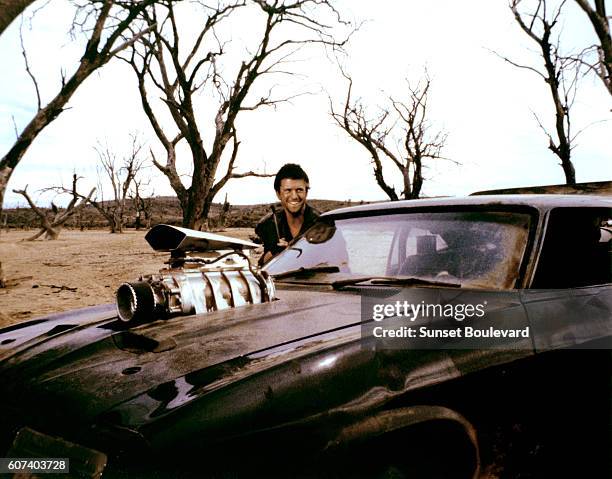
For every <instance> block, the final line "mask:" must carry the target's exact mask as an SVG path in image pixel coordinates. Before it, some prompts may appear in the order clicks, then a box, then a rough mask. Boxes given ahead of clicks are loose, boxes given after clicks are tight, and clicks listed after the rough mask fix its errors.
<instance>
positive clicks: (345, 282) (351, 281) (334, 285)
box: [331, 276, 461, 289]
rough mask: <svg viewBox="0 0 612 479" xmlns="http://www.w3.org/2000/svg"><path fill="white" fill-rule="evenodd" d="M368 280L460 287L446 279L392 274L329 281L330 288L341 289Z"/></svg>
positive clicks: (390, 283)
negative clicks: (397, 276)
mask: <svg viewBox="0 0 612 479" xmlns="http://www.w3.org/2000/svg"><path fill="white" fill-rule="evenodd" d="M368 281H369V282H370V283H371V284H376V285H385V286H407V285H409V286H419V285H424V286H443V287H447V288H461V284H459V283H448V282H446V281H436V280H434V279H423V278H416V277H412V276H410V277H405V278H395V277H393V276H365V277H361V278H348V279H340V280H338V281H334V282H332V283H331V286H332V288H334V289H341V288H344V287H345V286H353V285H356V284H360V283H365V282H368Z"/></svg>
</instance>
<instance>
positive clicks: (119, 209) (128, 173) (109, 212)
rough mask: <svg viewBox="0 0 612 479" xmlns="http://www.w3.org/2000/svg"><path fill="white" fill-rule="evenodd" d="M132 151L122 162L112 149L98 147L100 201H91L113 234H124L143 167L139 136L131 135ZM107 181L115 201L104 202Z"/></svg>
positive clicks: (112, 198)
mask: <svg viewBox="0 0 612 479" xmlns="http://www.w3.org/2000/svg"><path fill="white" fill-rule="evenodd" d="M130 138H131V149H130V152H129V153H128V155H127V156H125V157H124V158H123V159H122V160H121V161H118V159H117V155H116V154H115V153H114V152H113V151H112V150H111V149H110V148H109V147H108V145H105V146H103V145H102V144H100V143H99V144H98V146H97V147H96V152H97V154H98V159H99V161H100V169H99V170H98V190H99V191H100V200H95V199H90V200H89V203H90V204H91V205H92V206H93V207H94V208H96V209H97V210H98V212H99V213H100V214H101V215H102V216H104V218H106V220H107V221H108V224H109V226H110V230H111V233H122V232H123V225H124V216H125V211H126V207H127V200H128V199H129V197H130V196H132V192H131V189H132V188H133V187H134V182H135V179H136V176H137V175H138V173H139V172H140V170H141V168H142V166H143V160H142V158H140V152H141V150H142V144H141V143H139V141H138V138H137V136H136V135H135V134H132V135H130ZM103 181H107V182H108V183H109V184H110V186H111V192H112V197H111V198H110V199H109V200H107V201H104V196H103V191H104V188H103V185H102V182H103Z"/></svg>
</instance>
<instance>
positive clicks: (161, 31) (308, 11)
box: [123, 0, 347, 229]
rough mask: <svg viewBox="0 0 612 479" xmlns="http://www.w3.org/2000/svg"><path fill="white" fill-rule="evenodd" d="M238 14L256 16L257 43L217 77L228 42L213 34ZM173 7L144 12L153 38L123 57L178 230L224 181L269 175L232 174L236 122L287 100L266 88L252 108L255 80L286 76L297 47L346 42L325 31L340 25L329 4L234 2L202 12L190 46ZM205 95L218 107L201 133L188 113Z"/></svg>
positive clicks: (205, 207) (203, 214) (201, 217)
mask: <svg viewBox="0 0 612 479" xmlns="http://www.w3.org/2000/svg"><path fill="white" fill-rule="evenodd" d="M243 7H246V8H252V9H253V12H254V13H256V14H258V15H260V18H261V20H262V25H261V27H262V28H261V36H260V37H259V40H258V44H254V45H249V50H250V51H249V52H248V53H246V54H242V56H243V57H245V58H244V60H242V62H241V63H239V64H238V65H236V66H237V68H236V70H235V71H236V74H235V76H234V77H233V78H229V77H227V76H225V77H223V76H222V74H221V70H220V69H219V68H218V66H217V62H218V61H219V58H220V57H222V56H223V55H225V54H226V53H227V52H226V51H225V50H226V48H227V49H229V48H230V42H223V41H222V40H221V39H219V37H218V36H217V35H218V33H217V32H216V28H217V26H218V25H219V23H220V22H224V21H226V20H227V21H232V17H233V16H234V12H235V11H236V10H237V9H239V8H243ZM175 8H176V9H179V8H180V6H179V4H178V3H176V4H174V3H172V2H168V3H167V4H166V5H164V7H163V8H157V9H156V8H149V9H147V11H146V12H145V15H147V22H148V24H149V26H150V28H151V30H152V33H151V34H150V35H147V36H146V37H143V38H142V39H141V41H139V42H138V43H137V44H135V45H134V48H133V49H132V52H131V55H130V56H129V57H127V55H123V56H124V57H127V58H124V60H125V61H126V62H128V63H129V64H130V65H131V67H132V69H133V71H134V73H135V75H136V78H137V81H138V89H139V93H140V97H141V103H142V107H143V110H144V112H145V114H146V115H147V117H148V119H149V122H150V124H151V127H152V128H153V131H154V132H155V134H156V136H157V138H158V139H159V142H160V144H161V146H162V148H163V150H164V156H165V158H164V159H163V160H162V161H158V160H157V159H156V158H155V155H154V154H153V151H151V156H152V157H153V163H154V164H155V166H156V167H157V168H158V169H159V170H160V171H161V172H162V173H163V174H164V175H165V176H166V177H167V178H168V181H169V183H170V186H171V187H172V189H173V190H174V191H175V193H176V196H177V197H178V200H179V203H180V205H181V209H182V212H183V222H182V223H183V226H185V227H188V228H194V229H198V228H200V227H201V226H202V224H203V223H204V222H205V221H206V220H207V218H208V214H209V212H210V205H211V204H212V201H213V199H214V197H215V195H216V194H217V193H218V192H219V191H220V190H221V188H223V186H224V185H225V184H226V183H227V182H228V181H229V180H230V179H233V178H242V177H245V176H271V175H265V174H259V173H255V172H253V171H248V172H245V173H236V172H235V169H236V166H235V163H236V158H237V153H238V146H239V144H240V142H239V141H238V139H237V138H238V134H237V123H238V122H237V118H238V117H239V116H241V115H242V114H243V113H242V112H245V111H253V110H256V109H258V108H260V107H266V106H274V105H276V104H278V103H279V102H283V101H288V100H290V98H292V97H289V98H274V96H273V95H272V93H273V92H272V88H271V89H270V90H269V91H268V93H267V94H264V96H260V97H259V98H254V99H253V100H252V102H251V101H250V100H249V92H250V91H251V90H252V89H253V85H255V84H256V83H263V82H264V80H262V78H267V77H269V76H270V75H271V74H281V73H282V74H285V75H286V74H290V72H288V71H287V65H288V64H289V62H288V61H287V59H288V57H289V56H290V55H291V54H292V53H293V52H294V51H295V50H297V49H299V48H300V47H306V46H308V45H313V44H318V45H325V46H327V47H330V48H332V49H333V48H340V47H341V46H342V44H343V43H344V41H346V40H344V41H343V42H339V41H337V40H336V39H335V38H334V36H333V35H332V34H333V33H334V32H333V30H332V27H338V28H341V27H343V26H345V25H347V24H346V23H344V22H342V20H341V19H340V17H339V14H338V12H337V10H336V9H335V8H334V6H333V5H332V2H331V1H329V0H292V1H287V2H266V1H256V2H251V3H247V2H238V1H237V2H235V3H228V4H225V5H223V4H217V6H216V7H215V8H212V7H210V8H208V9H207V10H205V11H203V14H204V15H203V18H202V21H201V22H200V25H201V29H200V31H199V32H198V33H197V35H196V37H195V38H194V39H193V40H194V41H192V42H191V43H189V41H190V39H186V38H185V37H180V36H181V35H183V33H182V32H184V31H186V30H187V29H185V28H183V27H182V25H180V23H179V18H181V16H180V15H176V14H175ZM162 15H163V18H161V17H162ZM192 15H193V13H192ZM158 16H159V17H160V18H158ZM189 19H190V20H191V17H189ZM284 26H289V27H291V28H285V27H284ZM288 35H291V36H288ZM179 37H180V39H179ZM179 40H180V41H179ZM186 46H187V47H186ZM185 47H186V48H185ZM228 57H229V55H228V56H226V57H224V58H228ZM228 70H229V69H228ZM228 70H226V71H228ZM258 79H259V80H258ZM204 88H208V89H209V91H210V93H213V94H215V95H217V96H218V97H219V99H220V101H219V104H217V105H211V108H210V111H214V112H215V117H214V121H210V122H209V124H208V125H207V126H206V125H204V124H203V123H202V122H200V121H199V120H198V114H197V113H198V111H197V110H198V109H200V108H195V107H194V100H195V97H196V95H197V94H198V93H199V90H201V89H204ZM153 89H155V96H160V95H161V99H162V101H163V107H162V108H164V109H167V111H164V114H165V115H168V116H169V117H170V118H171V119H172V122H173V127H174V131H172V132H169V130H168V129H167V128H162V126H161V125H162V118H163V117H162V113H160V112H159V111H158V110H157V108H156V105H155V104H154V103H153V102H152V101H151V100H150V96H152V95H151V94H150V92H151V90H153ZM294 96H295V95H294ZM201 97H202V96H201ZM211 120H212V119H211ZM205 129H206V130H208V131H204V130H205ZM206 137H209V138H211V139H212V144H210V145H208V146H207V145H206V144H205V138H206ZM181 142H184V143H186V144H187V145H186V146H187V147H188V148H189V155H190V157H191V158H190V160H191V162H192V165H193V173H192V175H191V184H190V186H189V187H186V186H185V185H184V184H183V182H182V181H181V178H180V176H179V174H178V172H177V168H176V159H177V153H176V151H177V146H178V144H179V143H181ZM223 158H229V161H228V164H227V165H228V166H227V169H226V170H225V172H224V174H223V176H222V177H221V178H220V179H219V180H218V181H215V179H216V176H217V169H218V167H219V165H220V163H221V160H222V159H223Z"/></svg>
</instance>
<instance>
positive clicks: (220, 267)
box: [117, 225, 275, 323]
mask: <svg viewBox="0 0 612 479" xmlns="http://www.w3.org/2000/svg"><path fill="white" fill-rule="evenodd" d="M145 239H146V240H147V242H148V243H149V245H151V247H152V248H153V249H154V250H156V251H167V252H169V253H170V259H169V260H168V261H167V264H168V265H169V266H168V267H167V268H163V269H161V270H160V272H159V273H158V274H153V275H146V276H141V277H140V278H139V279H138V281H135V282H130V283H123V284H122V285H121V286H119V289H118V290H117V313H118V315H119V318H120V319H121V320H123V321H126V322H131V323H142V322H147V321H153V320H155V319H161V318H169V317H171V316H177V315H189V314H201V313H207V312H210V311H217V310H221V309H228V308H233V307H239V306H244V305H247V304H257V303H263V302H267V301H271V300H272V299H274V294H275V290H274V283H273V282H272V279H271V277H270V276H268V274H267V273H266V272H265V271H258V270H255V269H253V267H252V266H251V262H250V260H249V256H248V253H249V252H250V250H252V249H253V248H256V247H258V245H257V244H255V243H251V242H250V241H244V240H240V239H236V238H232V237H229V236H223V235H218V234H214V233H208V232H202V231H195V230H191V229H188V228H180V227H177V226H170V225H157V226H155V227H153V228H152V229H151V230H150V231H149V232H148V233H147V234H146V236H145Z"/></svg>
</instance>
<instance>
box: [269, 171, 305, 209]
mask: <svg viewBox="0 0 612 479" xmlns="http://www.w3.org/2000/svg"><path fill="white" fill-rule="evenodd" d="M276 196H277V197H278V199H279V200H280V202H281V205H282V207H283V208H284V209H285V211H287V212H289V213H290V214H292V215H296V216H297V215H299V214H300V213H301V212H302V211H303V210H304V207H305V206H306V197H307V196H308V183H306V182H305V181H304V180H293V179H291V178H284V179H282V180H281V183H280V190H279V191H278V192H277V193H276Z"/></svg>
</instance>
